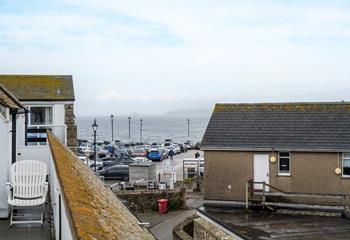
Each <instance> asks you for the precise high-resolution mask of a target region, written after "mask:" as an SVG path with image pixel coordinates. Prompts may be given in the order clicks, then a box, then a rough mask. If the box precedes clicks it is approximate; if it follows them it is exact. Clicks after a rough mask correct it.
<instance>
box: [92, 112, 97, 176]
mask: <svg viewBox="0 0 350 240" xmlns="http://www.w3.org/2000/svg"><path fill="white" fill-rule="evenodd" d="M97 127H98V125H97V123H96V119H95V120H94V124H92V130H93V131H94V160H95V172H96V170H97V169H96V132H97Z"/></svg>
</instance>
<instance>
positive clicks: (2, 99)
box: [0, 84, 24, 109]
mask: <svg viewBox="0 0 350 240" xmlns="http://www.w3.org/2000/svg"><path fill="white" fill-rule="evenodd" d="M0 104H1V105H3V106H5V107H8V108H13V109H19V108H24V106H23V105H22V104H21V103H20V102H19V101H18V100H17V99H16V98H15V97H14V96H13V95H12V94H11V93H10V92H9V91H8V90H7V89H6V88H5V87H4V86H3V85H1V84H0Z"/></svg>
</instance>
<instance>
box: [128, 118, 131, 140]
mask: <svg viewBox="0 0 350 240" xmlns="http://www.w3.org/2000/svg"><path fill="white" fill-rule="evenodd" d="M128 120H129V142H130V141H131V137H130V121H131V117H130V116H129V117H128Z"/></svg>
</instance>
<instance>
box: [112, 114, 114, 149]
mask: <svg viewBox="0 0 350 240" xmlns="http://www.w3.org/2000/svg"><path fill="white" fill-rule="evenodd" d="M113 119H114V116H113V114H111V126H112V144H113V139H114V136H113V127H114V125H113Z"/></svg>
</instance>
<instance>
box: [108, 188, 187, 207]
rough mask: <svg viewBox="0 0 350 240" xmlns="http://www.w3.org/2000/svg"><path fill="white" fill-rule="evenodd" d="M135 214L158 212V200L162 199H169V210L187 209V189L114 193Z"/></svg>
mask: <svg viewBox="0 0 350 240" xmlns="http://www.w3.org/2000/svg"><path fill="white" fill-rule="evenodd" d="M114 193H115V194H116V195H117V196H118V197H119V198H120V199H122V200H124V201H126V205H127V206H128V207H129V209H130V210H131V211H133V212H138V213H141V212H145V211H158V204H157V200H158V199H161V198H165V199H168V209H169V210H170V211H171V210H182V209H186V198H185V197H186V195H185V194H186V192H185V189H180V190H169V191H157V190H154V191H134V192H130V191H127V192H124V191H114Z"/></svg>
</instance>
